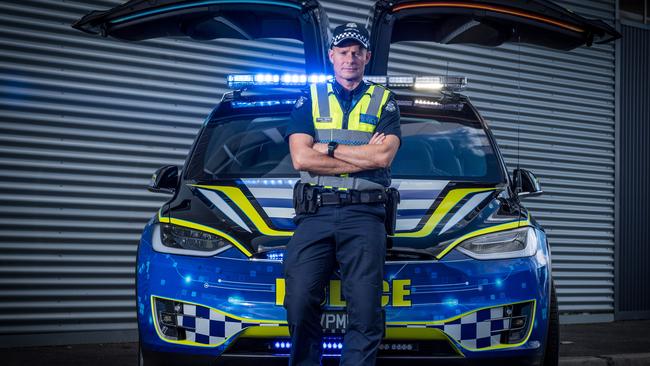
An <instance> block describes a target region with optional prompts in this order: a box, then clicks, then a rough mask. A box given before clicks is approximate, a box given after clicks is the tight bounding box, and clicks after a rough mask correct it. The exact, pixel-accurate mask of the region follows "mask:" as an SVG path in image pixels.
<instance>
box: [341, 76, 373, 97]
mask: <svg viewBox="0 0 650 366" xmlns="http://www.w3.org/2000/svg"><path fill="white" fill-rule="evenodd" d="M366 88H367V85H366V82H365V81H363V80H361V82H360V83H359V85H357V87H356V88H354V89H352V90H347V89H345V88H344V87H343V85H341V84H339V82H338V81H337V80H336V79H334V82H333V83H332V89H333V90H334V92H335V93H336V95H339V96H341V97H347V98H349V97H355V96H357V95H359V94H361V93H363V92H364V91H366ZM347 98H346V99H347Z"/></svg>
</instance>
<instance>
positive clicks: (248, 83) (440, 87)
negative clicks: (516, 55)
mask: <svg viewBox="0 0 650 366" xmlns="http://www.w3.org/2000/svg"><path fill="white" fill-rule="evenodd" d="M226 80H227V82H228V87H229V88H231V89H243V88H251V87H283V86H294V87H295V86H299V87H300V86H307V85H309V84H314V83H323V82H326V81H332V80H333V77H332V76H331V75H324V74H312V75H306V74H282V75H280V74H271V73H260V74H233V75H228V77H227V78H226ZM364 80H366V81H368V82H371V83H375V84H381V85H384V86H387V87H388V88H395V89H397V88H405V89H415V90H423V91H453V92H457V91H462V90H464V89H465V88H466V87H467V78H466V77H463V76H414V75H368V76H364Z"/></svg>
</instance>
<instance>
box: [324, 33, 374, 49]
mask: <svg viewBox="0 0 650 366" xmlns="http://www.w3.org/2000/svg"><path fill="white" fill-rule="evenodd" d="M346 39H356V40H357V41H359V42H361V44H363V46H364V47H366V48H368V38H367V37H364V36H362V35H361V34H359V32H343V33H340V34H337V35H336V36H334V38H332V44H333V45H335V46H336V45H337V44H339V43H341V42H342V41H343V40H346Z"/></svg>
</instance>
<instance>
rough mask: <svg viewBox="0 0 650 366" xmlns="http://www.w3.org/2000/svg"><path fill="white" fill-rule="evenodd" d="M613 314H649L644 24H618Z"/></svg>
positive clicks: (649, 130) (649, 93)
mask: <svg viewBox="0 0 650 366" xmlns="http://www.w3.org/2000/svg"><path fill="white" fill-rule="evenodd" d="M621 30H622V33H623V39H622V42H621V104H620V111H621V117H620V118H621V124H620V134H621V137H620V141H621V144H620V147H619V152H620V161H621V164H620V167H619V168H620V176H621V180H620V185H619V190H620V201H619V205H620V219H619V220H620V240H619V242H618V245H619V247H618V253H619V262H618V265H619V268H618V279H617V280H618V284H619V286H618V294H617V295H618V309H617V318H621V319H626V318H627V319H629V318H640V317H641V318H648V317H650V291H648V289H649V288H650V267H649V266H648V261H650V227H649V226H648V217H650V192H648V182H650V147H649V146H648V141H650V69H648V67H649V66H648V65H650V28H648V27H645V29H643V28H638V27H633V26H626V25H623V26H622V29H621Z"/></svg>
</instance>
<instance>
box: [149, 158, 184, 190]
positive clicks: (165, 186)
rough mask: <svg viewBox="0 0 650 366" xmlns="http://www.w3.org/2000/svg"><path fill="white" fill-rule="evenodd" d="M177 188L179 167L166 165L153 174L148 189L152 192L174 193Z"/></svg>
mask: <svg viewBox="0 0 650 366" xmlns="http://www.w3.org/2000/svg"><path fill="white" fill-rule="evenodd" d="M177 186H178V167H177V166H176V165H165V166H164V167H162V168H159V169H158V170H156V172H155V173H153V175H152V176H151V182H150V183H149V185H148V186H147V189H148V190H149V191H151V192H158V193H174V191H175V190H176V187H177Z"/></svg>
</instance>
